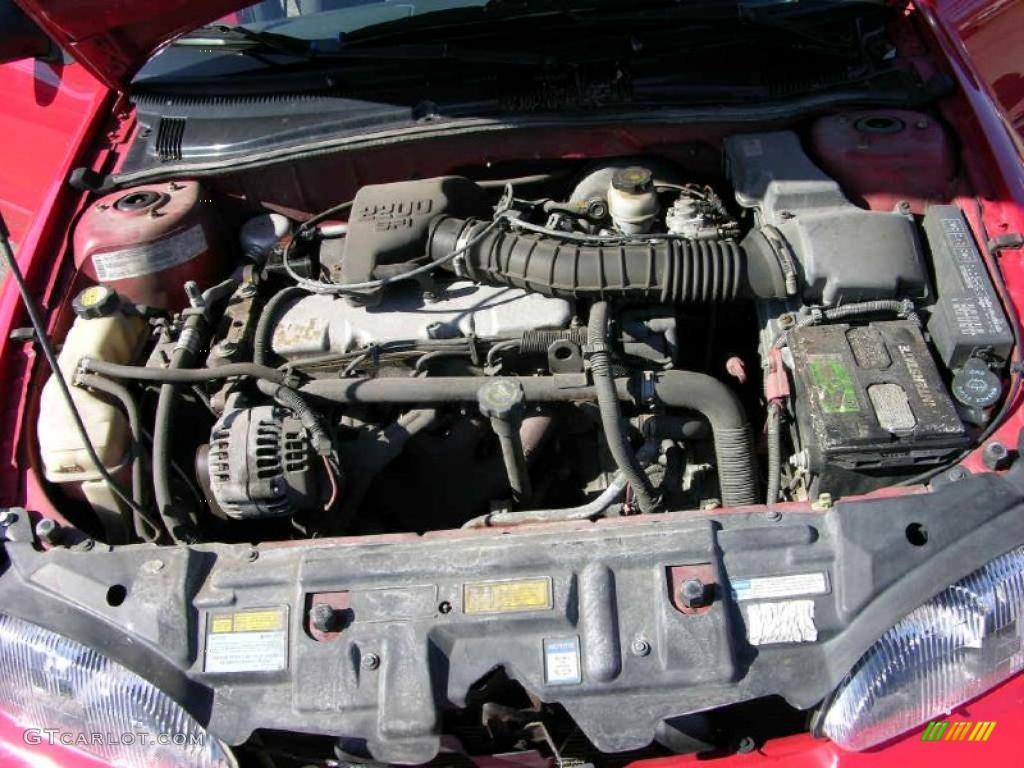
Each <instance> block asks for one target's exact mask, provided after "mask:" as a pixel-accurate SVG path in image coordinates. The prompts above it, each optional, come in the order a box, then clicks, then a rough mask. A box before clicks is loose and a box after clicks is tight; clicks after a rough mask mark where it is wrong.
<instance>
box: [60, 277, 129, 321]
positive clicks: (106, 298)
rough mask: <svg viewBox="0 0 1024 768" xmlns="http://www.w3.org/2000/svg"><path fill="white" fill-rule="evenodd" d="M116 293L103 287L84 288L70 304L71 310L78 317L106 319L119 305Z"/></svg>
mask: <svg viewBox="0 0 1024 768" xmlns="http://www.w3.org/2000/svg"><path fill="white" fill-rule="evenodd" d="M120 303H121V302H120V299H119V298H118V296H117V291H115V290H114V289H113V288H107V286H105V285H93V286H90V287H89V288H86V289H85V290H83V291H82V292H81V293H79V294H78V295H77V296H75V299H74V301H72V302H71V308H72V309H74V310H75V314H76V315H78V316H79V317H84V318H86V319H92V318H96V317H106V316H107V315H109V314H111V313H112V312H113V311H114V310H115V309H117V308H118V306H119V305H120Z"/></svg>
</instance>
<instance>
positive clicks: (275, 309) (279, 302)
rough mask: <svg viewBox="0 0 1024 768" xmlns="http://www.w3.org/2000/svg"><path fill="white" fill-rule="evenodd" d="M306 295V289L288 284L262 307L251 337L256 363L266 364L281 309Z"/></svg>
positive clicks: (253, 359) (253, 357) (281, 313)
mask: <svg viewBox="0 0 1024 768" xmlns="http://www.w3.org/2000/svg"><path fill="white" fill-rule="evenodd" d="M305 295H306V291H304V290H302V289H301V288H299V287H298V286H297V285H290V286H288V287H287V288H284V289H282V290H280V291H278V292H277V293H275V294H274V296H273V297H272V298H271V299H270V301H268V302H267V304H266V306H265V307H263V312H262V313H261V314H260V319H259V321H257V323H256V331H255V332H254V333H253V337H252V361H253V362H254V363H256V365H266V364H267V360H268V357H269V354H270V351H271V350H270V346H271V341H272V339H273V336H274V329H275V328H276V327H277V322H278V320H280V319H281V316H282V315H283V314H284V312H283V310H284V309H286V308H287V307H288V305H289V304H290V303H291V302H292V300H293V299H298V298H300V297H302V296H305Z"/></svg>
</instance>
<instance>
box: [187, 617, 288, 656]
mask: <svg viewBox="0 0 1024 768" xmlns="http://www.w3.org/2000/svg"><path fill="white" fill-rule="evenodd" d="M204 656H205V658H204V664H203V669H204V670H205V671H206V672H276V671H278V670H281V669H284V668H285V667H287V666H288V609H287V608H285V607H284V606H281V607H278V608H260V609H257V610H246V611H233V612H231V613H215V614H210V615H209V616H208V617H207V622H206V653H205V655H204Z"/></svg>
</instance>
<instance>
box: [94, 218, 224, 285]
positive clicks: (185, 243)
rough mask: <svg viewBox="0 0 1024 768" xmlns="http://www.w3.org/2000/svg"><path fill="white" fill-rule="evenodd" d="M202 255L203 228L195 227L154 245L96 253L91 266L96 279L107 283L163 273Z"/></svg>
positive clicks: (204, 242) (203, 246)
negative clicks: (94, 271)
mask: <svg viewBox="0 0 1024 768" xmlns="http://www.w3.org/2000/svg"><path fill="white" fill-rule="evenodd" d="M205 251H206V235H205V234H203V228H202V227H201V226H200V225H199V224H196V225H195V226H193V227H189V228H188V229H186V230H185V231H184V232H181V233H179V234H177V235H172V236H171V237H165V238H164V239H163V240H157V241H156V242H155V243H149V244H148V245H140V246H137V247H133V248H122V249H121V250H119V251H107V252H106V253H95V254H93V257H92V265H93V267H94V268H95V270H96V279H97V280H98V281H99V282H101V283H108V282H112V281H115V280H130V279H131V278H133V277H142V276H143V275H151V274H153V273H154V272H162V271H163V270H165V269H170V268H171V267H176V266H178V265H179V264H184V263H185V262H186V261H190V260H192V259H194V258H195V257H196V256H198V255H199V254H201V253H203V252H205Z"/></svg>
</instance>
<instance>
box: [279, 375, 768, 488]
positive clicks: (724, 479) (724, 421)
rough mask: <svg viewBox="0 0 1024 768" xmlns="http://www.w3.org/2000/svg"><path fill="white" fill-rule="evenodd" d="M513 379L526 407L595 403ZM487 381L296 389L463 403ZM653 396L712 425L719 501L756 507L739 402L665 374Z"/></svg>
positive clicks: (547, 383) (719, 387) (712, 382)
mask: <svg viewBox="0 0 1024 768" xmlns="http://www.w3.org/2000/svg"><path fill="white" fill-rule="evenodd" d="M517 381H518V382H519V383H520V385H521V386H522V388H523V394H524V396H525V399H526V401H527V402H528V403H569V402H593V401H594V400H596V399H597V392H596V390H595V389H594V387H592V386H586V385H583V386H565V385H563V384H562V383H561V382H557V381H556V380H555V378H554V377H551V376H523V377H519V378H518V379H517ZM486 383H487V379H486V378H485V377H481V376H438V377H435V378H424V379H409V378H404V377H393V378H390V377H389V378H380V379H318V380H316V381H311V382H309V383H308V384H306V385H304V386H302V387H300V388H299V391H300V392H302V393H303V394H306V395H309V396H311V397H319V398H322V399H324V400H327V401H330V402H334V403H343V404H355V403H363V404H368V403H395V404H409V405H411V404H426V403H466V402H475V401H476V399H477V392H478V391H479V389H480V387H481V386H482V385H483V384H486ZM615 390H616V392H617V393H618V397H619V399H620V400H635V398H634V395H633V392H632V391H631V387H630V380H629V379H626V378H619V379H616V380H615ZM653 394H654V396H655V397H656V398H657V399H658V400H660V401H661V402H662V403H664V404H665V405H666V406H667V407H669V408H683V409H686V410H690V411H696V412H697V413H700V414H703V415H704V417H705V418H706V419H707V420H708V422H709V423H710V424H711V430H712V433H713V439H714V443H715V454H716V463H717V465H718V474H719V482H720V484H721V486H722V502H723V503H724V504H725V505H726V506H739V505H746V504H757V503H758V496H757V487H758V484H757V465H756V463H755V461H754V448H753V438H752V436H751V431H750V425H749V423H748V422H747V417H746V414H745V413H744V411H743V406H742V405H741V404H740V402H739V400H738V399H737V398H736V396H735V395H734V394H733V393H732V391H731V390H730V389H729V388H728V387H726V385H725V384H723V383H722V382H721V381H719V380H718V379H715V378H713V377H711V376H707V375H705V374H703V373H692V372H689V371H665V372H662V373H657V374H655V377H654V392H653Z"/></svg>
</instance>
